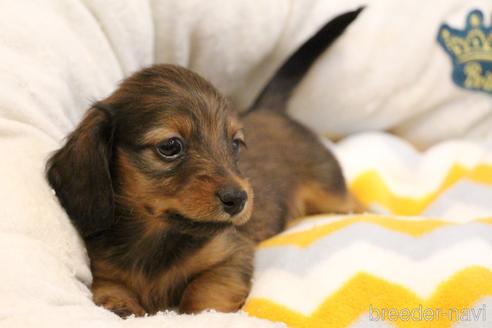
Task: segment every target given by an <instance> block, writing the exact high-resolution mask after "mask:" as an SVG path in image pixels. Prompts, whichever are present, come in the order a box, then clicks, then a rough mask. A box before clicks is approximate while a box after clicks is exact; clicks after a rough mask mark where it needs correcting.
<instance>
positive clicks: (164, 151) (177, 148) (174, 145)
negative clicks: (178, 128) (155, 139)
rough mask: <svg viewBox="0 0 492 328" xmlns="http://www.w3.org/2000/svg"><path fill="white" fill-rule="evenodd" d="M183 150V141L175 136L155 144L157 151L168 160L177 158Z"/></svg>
mask: <svg viewBox="0 0 492 328" xmlns="http://www.w3.org/2000/svg"><path fill="white" fill-rule="evenodd" d="M183 150H184V147H183V141H182V140H181V139H180V138H177V137H173V138H169V139H167V140H166V141H163V142H161V143H159V144H158V145H157V146H156V151H157V153H158V154H159V155H160V156H161V157H163V158H164V159H168V160H172V159H176V158H178V157H179V156H180V155H181V154H182V153H183Z"/></svg>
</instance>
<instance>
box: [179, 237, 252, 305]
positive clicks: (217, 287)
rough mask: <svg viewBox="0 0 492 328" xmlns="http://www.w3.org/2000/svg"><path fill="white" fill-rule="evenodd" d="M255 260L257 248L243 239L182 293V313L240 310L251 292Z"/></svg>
mask: <svg viewBox="0 0 492 328" xmlns="http://www.w3.org/2000/svg"><path fill="white" fill-rule="evenodd" d="M238 238H244V237H241V236H238ZM253 258H254V244H253V243H252V242H251V241H249V240H246V238H244V240H243V241H241V246H240V247H239V248H238V249H237V251H235V252H234V253H233V254H232V255H231V256H230V257H229V258H227V259H225V260H224V261H223V262H221V263H219V264H217V265H216V266H214V267H212V268H210V269H208V270H205V271H204V272H202V273H200V274H199V275H198V276H197V277H195V279H193V280H192V281H191V283H190V284H189V285H188V286H187V287H186V289H185V291H184V293H183V296H182V298H181V303H180V305H179V311H180V312H181V313H198V312H201V311H203V310H207V309H214V310H217V311H219V312H233V311H237V310H239V309H240V308H241V306H242V305H243V304H244V301H245V300H246V297H248V294H249V291H250V289H251V277H252V275H253Z"/></svg>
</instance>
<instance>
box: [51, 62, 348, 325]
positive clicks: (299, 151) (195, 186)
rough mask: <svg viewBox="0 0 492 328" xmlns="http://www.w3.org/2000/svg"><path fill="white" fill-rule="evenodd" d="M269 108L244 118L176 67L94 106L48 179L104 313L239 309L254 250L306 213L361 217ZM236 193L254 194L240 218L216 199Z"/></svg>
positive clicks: (328, 167)
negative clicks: (174, 147)
mask: <svg viewBox="0 0 492 328" xmlns="http://www.w3.org/2000/svg"><path fill="white" fill-rule="evenodd" d="M270 109H271V108H268V106H264V107H261V106H260V108H258V109H257V110H255V111H253V112H251V113H248V114H246V115H244V116H243V117H241V118H240V117H238V115H237V114H236V113H235V112H234V111H233V110H232V109H231V108H230V104H229V103H228V101H227V100H226V99H225V98H224V97H223V96H222V95H221V94H220V93H219V92H218V91H217V90H216V89H215V88H214V87H213V86H212V85H210V84H209V83H208V82H207V81H205V80H204V79H202V78H201V77H199V76H198V75H197V74H195V73H193V72H191V71H188V70H186V69H184V68H180V67H177V66H171V65H156V66H153V67H150V68H147V69H144V70H142V71H140V72H137V73H136V74H134V75H133V76H131V77H129V78H128V79H126V80H125V81H124V82H123V83H122V84H121V86H120V87H119V88H118V89H117V90H116V91H115V92H114V93H113V94H112V95H111V96H109V97H108V98H106V99H105V100H103V101H100V102H98V103H96V104H95V105H94V106H93V108H91V109H89V111H88V112H87V114H86V116H85V117H84V119H83V121H82V122H81V123H80V124H79V126H78V127H77V129H76V130H75V131H74V132H73V133H72V134H71V135H70V136H69V137H68V140H67V143H66V145H65V146H64V147H63V148H62V149H60V150H59V151H57V152H56V153H55V154H54V155H53V157H52V158H51V159H50V161H49V163H48V165H47V168H48V169H47V176H48V180H49V183H50V184H51V186H52V187H53V188H54V189H55V191H56V193H57V196H58V198H59V199H60V202H61V204H62V206H63V207H64V208H65V210H66V211H67V213H68V215H69V217H70V219H71V220H72V222H73V224H74V225H75V227H76V228H77V229H78V231H79V232H80V234H81V235H82V237H83V238H84V241H85V243H86V246H87V249H88V253H89V257H90V259H91V269H92V272H93V277H94V281H93V284H92V292H93V295H94V301H95V302H96V303H97V304H100V305H102V306H105V307H106V308H108V309H110V310H113V311H114V312H116V313H118V314H120V315H122V316H126V315H128V314H132V313H133V314H136V315H143V314H144V313H155V312H157V311H159V310H165V309H169V308H173V307H178V309H179V311H181V312H185V313H196V312H199V311H202V310H205V309H209V308H213V309H216V310H219V311H227V312H228V311H235V310H237V309H239V308H240V307H241V306H242V304H243V303H244V301H245V299H246V297H247V295H248V293H249V290H250V285H251V276H252V273H253V257H254V245H255V243H257V242H259V241H261V240H264V239H266V238H269V237H271V236H273V235H275V234H277V233H279V232H280V231H282V230H283V229H284V228H285V226H286V225H287V223H288V221H289V220H292V219H294V218H296V217H299V216H302V215H305V214H315V213H324V212H346V211H351V210H355V209H356V208H357V204H356V203H355V202H354V201H353V200H352V198H351V196H350V194H349V193H348V192H347V188H346V186H345V181H344V178H343V175H342V172H341V169H340V166H339V164H338V162H337V161H336V159H335V158H334V157H333V155H332V154H331V153H330V152H329V151H328V150H327V149H326V148H325V147H324V146H323V145H322V144H321V143H320V141H319V140H318V139H317V137H316V136H315V135H314V134H313V133H311V132H310V131H308V130H307V129H306V128H304V127H303V126H302V125H300V124H298V123H296V122H294V121H293V120H291V119H290V118H289V117H288V116H287V115H286V114H284V113H283V112H282V111H274V110H270ZM242 133H244V135H245V139H246V142H247V144H248V147H247V148H243V149H242V150H241V154H240V155H239V157H238V154H237V152H236V151H235V148H234V147H233V139H234V138H236V139H237V138H239V137H238V136H240V135H241V134H242ZM174 136H180V137H181V138H182V140H183V141H184V143H185V151H184V154H183V156H181V157H180V158H179V159H176V160H172V161H169V160H164V159H163V158H162V157H160V156H159V155H158V152H157V151H156V145H158V144H159V143H161V142H162V141H165V140H168V139H169V138H171V137H174ZM225 187H228V188H229V187H230V188H234V190H240V191H244V192H245V193H246V195H247V201H246V203H245V205H244V208H243V209H242V210H240V211H239V212H238V213H235V214H230V213H229V212H227V211H226V210H225V207H224V206H225V205H224V204H225V203H224V202H223V201H220V200H219V197H218V196H217V192H218V190H222V189H223V188H225ZM221 188H222V189H221ZM253 190H254V194H253ZM253 203H254V206H253Z"/></svg>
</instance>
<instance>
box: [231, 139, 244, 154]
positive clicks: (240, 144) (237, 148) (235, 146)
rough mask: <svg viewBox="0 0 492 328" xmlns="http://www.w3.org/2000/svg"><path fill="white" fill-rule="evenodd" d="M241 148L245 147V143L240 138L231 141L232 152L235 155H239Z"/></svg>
mask: <svg viewBox="0 0 492 328" xmlns="http://www.w3.org/2000/svg"><path fill="white" fill-rule="evenodd" d="M241 147H246V143H245V142H244V140H243V139H242V138H241V137H236V138H234V139H232V150H233V151H234V153H235V154H239V152H240V150H241Z"/></svg>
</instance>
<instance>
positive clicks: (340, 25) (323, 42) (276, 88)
mask: <svg viewBox="0 0 492 328" xmlns="http://www.w3.org/2000/svg"><path fill="white" fill-rule="evenodd" d="M363 9H364V8H363V7H362V8H359V9H357V10H355V11H351V12H347V13H344V14H342V15H340V16H337V17H335V18H334V19H332V20H331V21H329V22H328V23H327V24H326V25H325V26H323V27H322V28H321V29H320V30H319V31H318V32H317V33H316V34H314V35H313V36H312V37H311V38H310V39H309V40H308V41H306V42H305V43H304V44H303V45H302V46H301V47H300V48H299V49H298V50H297V51H296V52H294V53H293V54H292V55H291V56H290V57H289V58H288V59H287V60H286V61H285V63H284V64H283V65H282V66H281V67H280V69H279V70H278V71H277V72H276V73H275V75H274V76H273V78H272V79H271V80H270V82H268V84H267V85H266V86H265V88H263V91H262V92H261V93H260V95H259V96H258V98H257V99H256V101H255V102H254V104H253V106H251V108H250V110H249V111H253V110H255V109H259V108H265V109H269V110H275V111H285V107H286V105H287V101H288V99H289V98H290V97H291V95H292V93H293V91H294V89H295V87H296V86H297V84H298V83H299V82H300V81H301V80H302V78H303V77H304V75H306V73H307V71H308V70H309V68H310V67H311V65H312V64H313V63H314V61H315V60H316V59H317V58H318V57H319V55H320V54H322V53H323V51H325V49H326V48H328V47H329V46H330V45H331V44H332V43H333V41H335V40H336V39H337V38H338V37H339V36H340V35H341V34H342V33H343V32H344V31H345V29H346V28H347V26H349V25H350V23H352V22H353V21H354V20H355V19H356V18H357V16H358V15H359V14H360V12H361V11H362V10H363Z"/></svg>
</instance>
